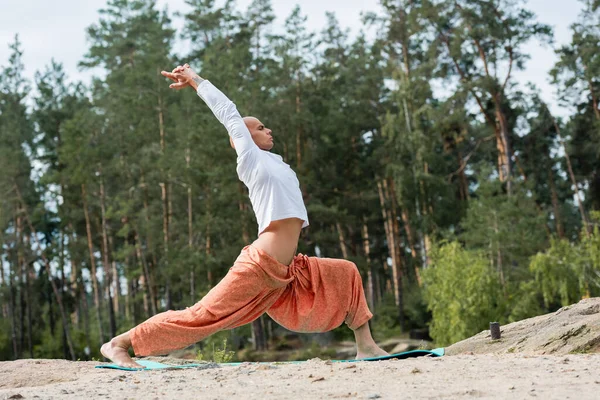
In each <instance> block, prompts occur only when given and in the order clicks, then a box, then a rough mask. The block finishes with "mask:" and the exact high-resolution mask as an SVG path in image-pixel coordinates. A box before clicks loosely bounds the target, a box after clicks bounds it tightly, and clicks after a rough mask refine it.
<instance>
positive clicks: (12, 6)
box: [0, 0, 581, 116]
mask: <svg viewBox="0 0 600 400" xmlns="http://www.w3.org/2000/svg"><path fill="white" fill-rule="evenodd" d="M217 2H218V4H221V3H222V1H218V0H217ZM250 3H251V0H237V4H238V9H240V10H246V9H247V7H248V5H249V4H250ZM298 3H301V10H302V13H303V14H304V15H308V16H309V17H308V22H307V26H308V29H309V30H311V31H316V32H319V31H320V30H321V29H322V28H323V27H324V26H325V21H326V19H325V12H326V11H332V12H334V13H335V14H336V16H337V18H338V20H339V22H340V25H342V27H346V28H350V30H351V32H352V33H353V34H356V33H357V32H358V30H359V29H360V27H361V25H362V24H361V22H360V14H361V12H362V11H377V10H379V5H378V3H379V1H378V0H302V1H301V2H300V1H298V0H273V9H274V11H275V14H276V16H277V20H276V24H277V25H281V24H283V22H284V20H285V18H286V17H287V16H288V15H289V14H290V12H291V10H292V9H293V8H294V6H295V5H296V4H298ZM105 4H106V0H54V1H49V0H0V65H6V64H7V63H8V57H9V54H10V50H9V48H8V45H9V43H12V41H13V38H14V36H15V34H19V38H20V40H21V42H22V48H23V50H24V57H23V58H24V64H25V75H26V76H27V77H28V78H30V79H31V80H32V81H33V76H34V73H35V71H38V70H43V69H44V67H45V66H46V65H48V64H49V63H50V60H51V58H52V57H54V59H55V60H56V61H58V62H61V63H63V65H64V68H65V70H66V72H67V75H68V76H69V79H70V80H71V81H76V80H83V81H84V82H88V81H89V78H90V72H82V71H79V70H78V68H77V63H78V62H79V61H81V60H82V58H83V55H84V54H85V52H86V51H87V48H88V44H87V42H86V34H85V29H86V27H88V26H90V25H91V24H93V23H95V22H96V21H98V17H99V15H98V12H97V11H98V10H99V9H100V8H103V7H104V5H105ZM158 4H159V8H161V9H162V8H163V7H165V6H166V5H167V4H168V7H169V11H171V12H174V11H186V10H187V9H188V7H187V6H186V4H185V2H184V0H169V1H167V0H158ZM528 4H529V6H528V7H529V9H531V10H532V11H533V12H535V14H536V15H537V16H538V20H539V21H540V22H544V23H546V24H549V25H551V26H552V27H553V28H554V35H555V45H554V46H555V47H556V46H559V45H561V44H565V43H568V42H569V41H570V37H571V35H570V30H569V26H570V25H571V24H572V23H573V22H575V20H576V18H577V16H578V14H579V12H580V10H581V4H580V2H579V1H577V0H529V2H528ZM173 25H174V26H175V28H180V27H181V26H182V21H181V19H179V18H175V17H174V18H173ZM176 50H177V51H178V52H180V53H183V52H184V51H185V48H178V49H176ZM526 50H527V51H528V52H529V54H530V55H531V60H530V61H529V62H528V63H527V69H526V70H525V71H521V72H517V73H516V74H515V77H516V79H517V80H518V81H520V82H522V83H526V82H528V81H530V82H533V83H535V84H536V85H537V86H538V87H540V89H541V90H542V97H543V98H544V100H546V101H547V102H549V103H550V104H551V106H552V109H553V111H554V112H556V113H557V114H559V115H562V116H566V115H568V112H566V110H561V109H560V108H559V107H558V105H557V104H556V100H555V98H556V96H555V93H554V88H553V87H552V86H550V84H549V82H548V71H549V70H550V68H552V66H553V65H554V63H555V61H556V57H555V55H554V52H553V49H552V48H551V47H550V46H547V45H544V44H542V43H538V42H532V43H529V44H528V46H527V49H526Z"/></svg>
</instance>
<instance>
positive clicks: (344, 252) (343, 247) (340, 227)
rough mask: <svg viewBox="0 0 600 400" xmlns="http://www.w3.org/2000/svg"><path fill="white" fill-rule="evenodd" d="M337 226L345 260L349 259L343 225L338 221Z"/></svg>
mask: <svg viewBox="0 0 600 400" xmlns="http://www.w3.org/2000/svg"><path fill="white" fill-rule="evenodd" d="M335 227H336V229H337V233H338V240H339V243H340V250H341V251H342V257H343V258H344V260H347V259H348V248H347V246H346V239H345V238H344V230H343V229H342V225H341V224H340V223H339V221H338V222H336V223H335Z"/></svg>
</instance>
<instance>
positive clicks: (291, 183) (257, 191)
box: [197, 80, 308, 235]
mask: <svg viewBox="0 0 600 400" xmlns="http://www.w3.org/2000/svg"><path fill="white" fill-rule="evenodd" d="M197 93H198V96H200V98H202V100H204V102H205V103H206V104H207V105H208V107H209V108H210V109H211V111H212V112H213V114H215V117H217V119H218V120H219V122H221V123H222V124H223V125H224V126H225V128H226V129H227V132H228V133H229V136H231V138H232V140H233V144H234V145H235V151H236V152H237V155H238V157H237V174H238V177H239V178H240V180H241V181H242V182H244V184H245V185H246V186H247V187H248V191H249V192H250V202H251V203H252V208H253V209H254V214H255V215H256V220H257V221H258V234H259V235H260V234H261V233H262V232H263V231H264V230H265V229H266V228H267V227H268V226H269V224H270V223H271V222H272V221H277V220H281V219H286V218H299V219H301V220H303V221H304V223H303V225H302V228H305V227H307V226H308V214H307V212H306V207H305V205H304V200H303V199H302V192H301V191H300V182H298V178H297V177H296V173H295V172H294V171H293V170H292V169H291V168H290V166H289V165H288V164H286V163H285V162H283V159H282V158H281V156H279V155H277V154H273V153H270V152H269V151H265V150H261V149H260V148H259V147H258V146H257V145H256V144H255V143H254V141H253V140H252V135H251V134H250V131H249V130H248V128H247V127H246V124H245V123H244V120H243V119H242V117H241V116H240V113H239V112H238V110H237V108H236V107H235V104H233V102H232V101H231V100H229V99H228V98H227V96H225V95H224V94H223V93H222V92H221V91H220V90H219V89H217V88H216V87H215V86H214V85H213V84H212V83H210V82H209V81H207V80H205V81H202V82H201V83H200V85H198V90H197Z"/></svg>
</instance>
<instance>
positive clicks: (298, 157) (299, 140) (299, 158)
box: [296, 77, 302, 171]
mask: <svg viewBox="0 0 600 400" xmlns="http://www.w3.org/2000/svg"><path fill="white" fill-rule="evenodd" d="M300 94H301V87H300V77H298V79H297V80H296V117H297V118H296V123H297V128H296V168H297V170H298V171H299V170H300V166H301V165H302V123H301V121H300V118H299V116H300V110H301V100H300Z"/></svg>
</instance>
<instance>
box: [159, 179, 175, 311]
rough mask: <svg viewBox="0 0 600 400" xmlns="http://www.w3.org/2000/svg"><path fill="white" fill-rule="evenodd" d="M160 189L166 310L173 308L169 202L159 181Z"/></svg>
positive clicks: (165, 186)
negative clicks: (170, 271)
mask: <svg viewBox="0 0 600 400" xmlns="http://www.w3.org/2000/svg"><path fill="white" fill-rule="evenodd" d="M160 189H161V193H162V204H163V245H164V258H165V261H164V267H163V272H164V276H165V278H166V279H165V281H166V284H165V290H166V297H167V298H166V300H167V310H170V309H172V308H173V304H172V299H171V279H170V274H169V203H168V194H167V185H166V184H165V183H160Z"/></svg>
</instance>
